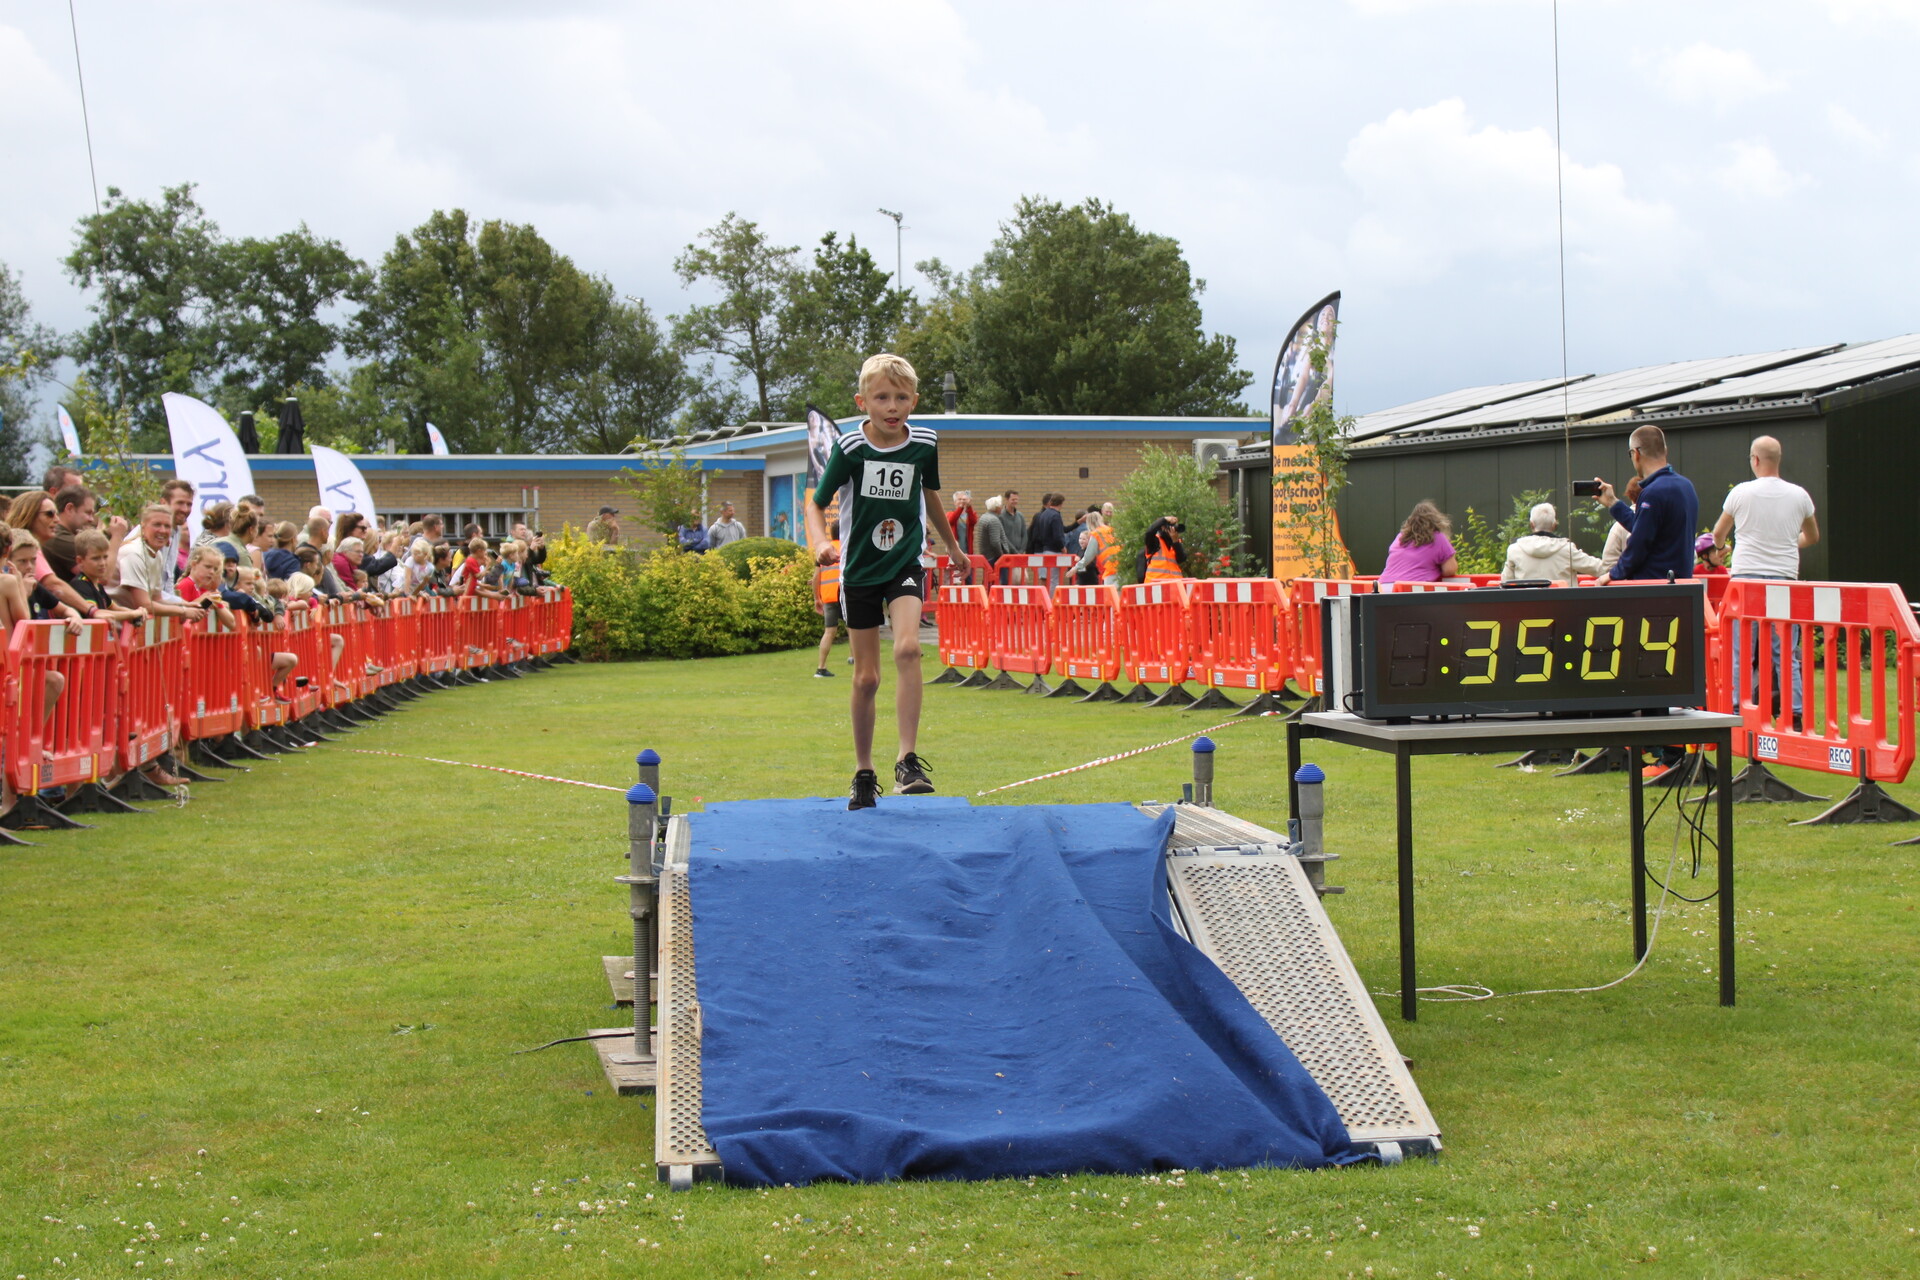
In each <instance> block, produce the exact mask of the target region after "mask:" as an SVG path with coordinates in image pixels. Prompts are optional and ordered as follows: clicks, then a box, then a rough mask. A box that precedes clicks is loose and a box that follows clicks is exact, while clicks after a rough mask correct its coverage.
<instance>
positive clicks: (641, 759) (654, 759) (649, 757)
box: [633, 747, 660, 764]
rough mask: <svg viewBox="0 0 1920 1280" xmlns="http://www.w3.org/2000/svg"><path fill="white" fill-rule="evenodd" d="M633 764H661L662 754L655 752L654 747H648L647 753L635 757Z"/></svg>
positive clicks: (643, 752)
mask: <svg viewBox="0 0 1920 1280" xmlns="http://www.w3.org/2000/svg"><path fill="white" fill-rule="evenodd" d="M633 762H634V763H635V764H659V763H660V753H659V752H658V751H655V750H654V749H653V748H652V747H648V748H647V749H646V750H645V751H642V752H641V753H640V754H639V755H637V756H635V757H634V758H633Z"/></svg>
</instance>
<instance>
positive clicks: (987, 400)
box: [893, 258, 998, 413]
mask: <svg viewBox="0 0 1920 1280" xmlns="http://www.w3.org/2000/svg"><path fill="white" fill-rule="evenodd" d="M913 266H914V270H916V271H918V272H919V273H920V274H921V275H923V276H925V277H926V278H927V280H928V282H929V283H930V284H931V285H932V286H933V297H932V299H931V300H929V301H927V302H924V303H922V302H920V301H919V300H918V299H915V298H909V300H908V303H907V308H906V315H905V317H904V318H903V321H902V324H901V327H900V331H899V332H898V333H897V334H895V335H894V337H893V349H894V351H896V352H898V353H899V354H900V355H902V356H904V357H906V359H907V361H908V362H909V363H911V364H912V365H913V367H914V369H915V371H916V372H918V373H919V375H920V380H921V383H922V388H921V395H922V396H923V397H924V396H925V395H926V393H927V389H928V386H929V384H931V385H938V384H939V383H940V382H941V381H943V380H944V379H945V377H946V375H947V374H949V373H951V374H953V375H954V384H955V387H956V388H957V389H958V391H959V395H960V408H961V409H963V410H965V411H966V412H968V413H975V412H982V413H985V412H993V411H995V410H996V409H997V407H998V395H997V393H996V392H995V391H994V389H993V388H992V387H990V386H988V385H987V383H986V381H985V379H984V378H983V377H982V375H981V374H980V371H979V367H978V365H977V363H976V362H975V360H974V350H973V299H974V295H975V293H976V292H977V291H978V290H979V289H981V288H984V287H985V285H984V282H983V281H982V278H981V277H982V275H983V274H984V272H983V268H981V267H979V266H975V267H974V268H972V269H971V270H970V271H966V272H959V271H955V270H953V269H952V268H951V267H949V266H947V264H946V263H944V262H942V261H940V259H938V258H930V259H928V260H927V261H925V262H916V263H914V264H913Z"/></svg>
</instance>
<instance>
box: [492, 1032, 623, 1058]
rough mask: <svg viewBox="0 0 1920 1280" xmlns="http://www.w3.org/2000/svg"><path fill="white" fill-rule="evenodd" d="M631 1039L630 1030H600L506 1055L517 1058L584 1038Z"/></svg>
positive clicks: (579, 1041)
mask: <svg viewBox="0 0 1920 1280" xmlns="http://www.w3.org/2000/svg"><path fill="white" fill-rule="evenodd" d="M631 1039H633V1032H631V1031H602V1032H601V1033H599V1034H598V1035H588V1036H562V1037H561V1038H560V1039H558V1040H549V1041H547V1042H546V1043H545V1044H537V1045H535V1046H534V1047H533V1048H531V1049H515V1050H514V1051H513V1052H512V1053H510V1054H508V1055H507V1056H508V1057H510V1058H517V1057H519V1056H520V1055H521V1054H523V1053H539V1052H540V1051H541V1050H542V1049H551V1048H553V1046H555V1045H557V1044H579V1043H581V1042H582V1041H585V1040H631Z"/></svg>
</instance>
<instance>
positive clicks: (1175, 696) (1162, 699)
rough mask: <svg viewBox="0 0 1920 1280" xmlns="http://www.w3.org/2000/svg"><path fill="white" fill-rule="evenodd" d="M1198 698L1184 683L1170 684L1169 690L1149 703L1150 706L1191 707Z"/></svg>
mask: <svg viewBox="0 0 1920 1280" xmlns="http://www.w3.org/2000/svg"><path fill="white" fill-rule="evenodd" d="M1196 701H1198V699H1196V698H1195V697H1194V696H1193V695H1192V694H1190V693H1188V692H1187V690H1186V687H1185V686H1184V685H1177V684H1173V685H1168V686H1167V691H1166V692H1165V693H1163V694H1161V695H1160V696H1159V697H1157V698H1155V699H1154V700H1153V701H1151V702H1149V703H1147V705H1148V706H1150V707H1190V706H1192V705H1193V704H1194V703H1195V702H1196Z"/></svg>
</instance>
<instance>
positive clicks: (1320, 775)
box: [1293, 764, 1327, 782]
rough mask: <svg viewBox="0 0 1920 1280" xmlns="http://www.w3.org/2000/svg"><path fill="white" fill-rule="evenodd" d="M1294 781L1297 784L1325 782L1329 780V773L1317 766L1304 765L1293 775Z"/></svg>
mask: <svg viewBox="0 0 1920 1280" xmlns="http://www.w3.org/2000/svg"><path fill="white" fill-rule="evenodd" d="M1293 780H1294V781H1295V782H1325V781H1326V780H1327V773H1326V770H1324V769H1322V768H1321V767H1320V766H1319V765H1317V764H1303V765H1301V766H1300V770H1299V772H1297V773H1295V774H1294V775H1293Z"/></svg>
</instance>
